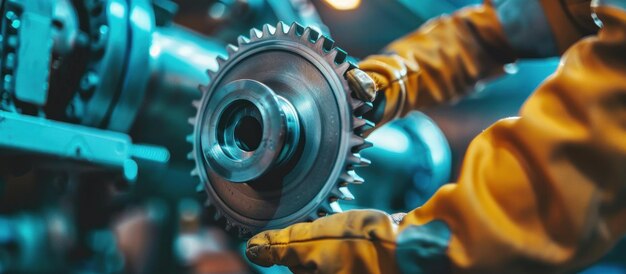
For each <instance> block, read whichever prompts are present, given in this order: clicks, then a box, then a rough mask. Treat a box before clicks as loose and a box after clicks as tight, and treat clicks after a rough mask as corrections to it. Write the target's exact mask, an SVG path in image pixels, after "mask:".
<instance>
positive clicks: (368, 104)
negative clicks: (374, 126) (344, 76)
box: [353, 100, 374, 116]
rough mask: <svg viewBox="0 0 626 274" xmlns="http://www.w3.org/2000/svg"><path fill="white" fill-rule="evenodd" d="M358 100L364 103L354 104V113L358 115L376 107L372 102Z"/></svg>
mask: <svg viewBox="0 0 626 274" xmlns="http://www.w3.org/2000/svg"><path fill="white" fill-rule="evenodd" d="M357 102H361V103H362V104H360V105H357V106H354V107H353V109H354V115H356V116H362V115H363V114H365V113H368V112H369V111H370V110H372V108H374V104H372V102H363V101H358V100H357Z"/></svg>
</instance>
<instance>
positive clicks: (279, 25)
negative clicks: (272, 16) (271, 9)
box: [274, 21, 287, 35]
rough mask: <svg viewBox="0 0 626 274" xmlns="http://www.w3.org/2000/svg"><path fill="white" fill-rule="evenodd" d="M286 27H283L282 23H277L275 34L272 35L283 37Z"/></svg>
mask: <svg viewBox="0 0 626 274" xmlns="http://www.w3.org/2000/svg"><path fill="white" fill-rule="evenodd" d="M286 27H287V26H285V23H284V22H283V21H278V23H277V24H276V32H275V33H274V34H275V35H284V34H285V28H286Z"/></svg>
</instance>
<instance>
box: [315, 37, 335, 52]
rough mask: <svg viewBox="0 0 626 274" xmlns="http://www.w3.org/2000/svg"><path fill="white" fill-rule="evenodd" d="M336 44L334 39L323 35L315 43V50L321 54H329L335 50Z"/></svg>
mask: <svg viewBox="0 0 626 274" xmlns="http://www.w3.org/2000/svg"><path fill="white" fill-rule="evenodd" d="M334 44H335V41H333V39H330V38H328V37H326V36H324V35H322V36H320V38H319V39H317V41H316V42H315V48H316V49H317V50H318V51H319V52H326V53H327V52H330V51H331V50H332V49H333V45H334Z"/></svg>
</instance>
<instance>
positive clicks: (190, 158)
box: [187, 152, 196, 160]
mask: <svg viewBox="0 0 626 274" xmlns="http://www.w3.org/2000/svg"><path fill="white" fill-rule="evenodd" d="M195 158H196V157H195V156H194V154H193V152H189V153H187V160H193V159H195Z"/></svg>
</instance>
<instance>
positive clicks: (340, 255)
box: [246, 210, 450, 274]
mask: <svg viewBox="0 0 626 274" xmlns="http://www.w3.org/2000/svg"><path fill="white" fill-rule="evenodd" d="M415 212H417V211H414V212H411V213H409V214H408V215H407V214H404V213H398V214H394V215H388V214H386V213H384V212H381V211H376V210H352V211H347V212H344V213H339V214H335V215H331V216H328V217H323V218H320V219H318V220H316V221H314V222H312V223H301V224H296V225H292V226H290V227H288V228H285V229H282V230H271V231H266V232H263V233H260V234H258V235H256V236H254V237H253V238H252V239H250V240H249V241H248V248H247V251H246V255H247V256H248V258H249V259H250V260H251V261H252V262H254V263H256V264H259V265H262V266H272V265H275V264H276V265H284V266H287V267H289V269H290V270H291V271H293V272H296V273H361V274H366V273H398V272H403V273H417V274H419V273H448V272H449V270H450V268H449V267H450V265H449V261H448V259H447V255H446V254H445V251H446V249H447V247H448V240H449V237H450V231H449V230H448V227H447V225H446V224H445V223H444V222H441V221H432V220H431V219H430V218H428V217H427V216H423V217H427V218H422V217H418V216H416V214H415ZM405 216H406V218H405ZM422 221H428V223H423V222H422ZM399 262H400V263H399Z"/></svg>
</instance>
